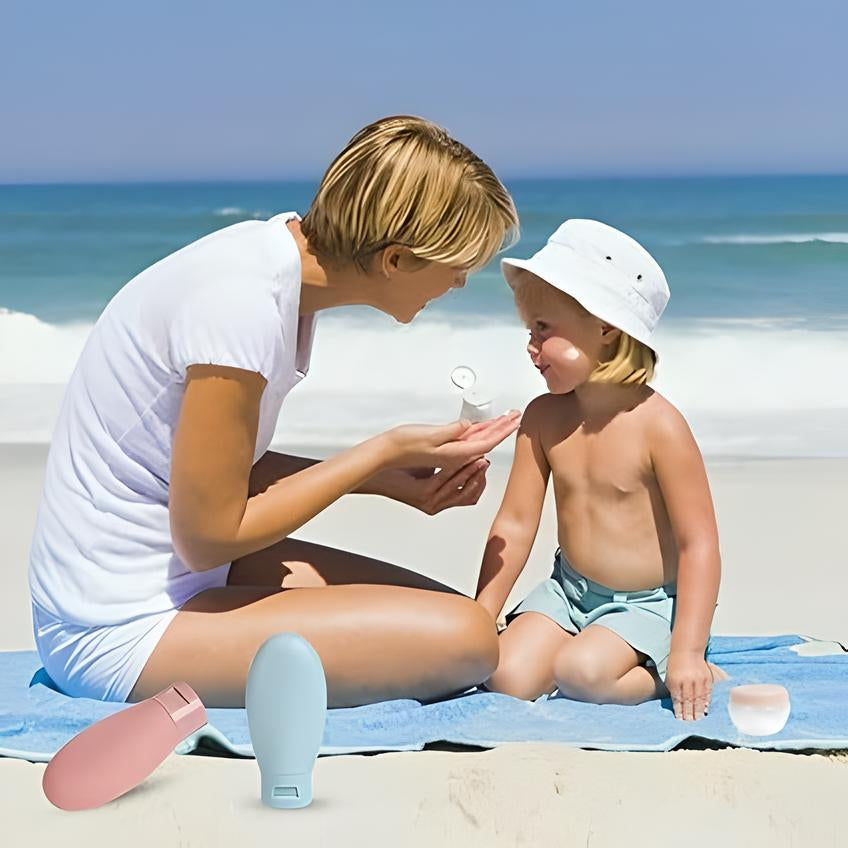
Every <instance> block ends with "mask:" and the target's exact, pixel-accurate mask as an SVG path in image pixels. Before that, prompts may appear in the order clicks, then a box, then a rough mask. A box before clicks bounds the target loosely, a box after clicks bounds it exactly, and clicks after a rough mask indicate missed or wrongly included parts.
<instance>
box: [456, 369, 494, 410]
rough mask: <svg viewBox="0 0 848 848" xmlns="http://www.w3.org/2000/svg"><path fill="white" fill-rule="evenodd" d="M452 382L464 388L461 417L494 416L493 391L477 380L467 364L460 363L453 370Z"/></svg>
mask: <svg viewBox="0 0 848 848" xmlns="http://www.w3.org/2000/svg"><path fill="white" fill-rule="evenodd" d="M451 382H452V383H453V384H454V385H455V386H456V387H457V388H459V389H462V407H461V409H460V412H459V417H460V418H464V419H465V420H466V421H472V422H475V421H486V420H488V419H489V418H494V415H495V412H494V401H493V397H492V393H491V392H489V391H488V390H487V389H486V387H484V386H481V385H480V384H479V383H478V382H477V375H476V374H475V373H474V370H473V369H471V368H469V367H468V366H467V365H458V366H457V367H456V368H454V369H453V371H452V372H451Z"/></svg>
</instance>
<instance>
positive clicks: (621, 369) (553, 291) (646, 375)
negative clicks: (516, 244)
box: [513, 271, 657, 384]
mask: <svg viewBox="0 0 848 848" xmlns="http://www.w3.org/2000/svg"><path fill="white" fill-rule="evenodd" d="M513 294H514V296H515V304H516V306H517V307H518V311H519V312H520V313H521V314H522V316H526V315H528V314H529V313H531V312H534V311H537V310H540V311H541V310H544V308H545V306H551V305H555V304H556V303H557V302H560V303H562V302H563V301H564V300H565V299H568V300H569V301H570V302H572V303H575V304H577V306H578V308H579V309H581V310H582V311H583V312H584V313H586V315H591V313H590V312H589V311H588V310H587V309H586V308H585V307H584V306H583V304H582V303H580V301H578V300H577V299H576V298H573V297H572V296H571V295H570V294H566V292H563V291H560V290H559V289H558V288H556V287H555V286H552V285H550V283H546V282H545V281H544V280H543V279H541V278H540V277H537V276H536V275H535V274H532V273H530V272H529V271H522V272H521V273H520V274H519V275H518V276H517V277H516V278H515V281H514V285H513ZM656 364H657V355H656V353H654V351H653V350H652V349H651V348H649V347H648V345H646V344H644V343H643V342H640V341H637V340H636V339H634V338H633V337H632V336H629V335H628V334H627V333H625V332H624V331H623V330H619V337H618V340H617V341H616V343H615V344H614V345H613V348H612V350H611V352H610V356H609V357H608V358H607V359H605V360H604V361H603V362H599V363H598V365H597V366H596V368H595V370H594V371H592V373H591V374H590V375H589V379H588V382H590V383H642V384H644V383H648V382H650V381H651V380H652V379H653V378H654V369H655V368H656Z"/></svg>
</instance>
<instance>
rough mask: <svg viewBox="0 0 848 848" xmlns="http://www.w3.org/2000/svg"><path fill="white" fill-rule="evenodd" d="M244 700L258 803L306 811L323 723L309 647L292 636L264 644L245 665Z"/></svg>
mask: <svg viewBox="0 0 848 848" xmlns="http://www.w3.org/2000/svg"><path fill="white" fill-rule="evenodd" d="M244 701H245V707H246V708H247V724H248V728H249V730H250V741H251V744H252V745H253V752H254V754H255V755H256V761H257V763H258V764H259V771H260V773H261V780H262V801H263V803H265V804H267V805H268V806H269V807H277V808H282V809H289V808H294V807H305V806H306V805H307V804H309V803H310V802H311V801H312V769H313V768H314V766H315V759H316V757H317V756H318V750H319V748H320V747H321V740H322V739H323V737H324V725H325V723H326V720H327V681H326V678H325V676H324V667H323V666H322V665H321V659H320V658H319V656H318V654H317V653H316V652H315V649H314V648H313V647H312V645H310V644H309V642H307V641H306V639H304V638H302V637H301V636H298V635H297V634H296V633H277V634H276V635H274V636H272V637H271V638H270V639H268V640H267V641H266V642H264V643H263V644H262V646H261V647H260V648H259V650H258V651H257V652H256V656H255V657H254V658H253V662H252V663H251V664H250V671H249V672H248V676H247V689H246V691H245V698H244Z"/></svg>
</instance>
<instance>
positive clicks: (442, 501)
mask: <svg viewBox="0 0 848 848" xmlns="http://www.w3.org/2000/svg"><path fill="white" fill-rule="evenodd" d="M488 468H489V460H487V459H476V460H473V461H472V462H469V463H468V464H467V465H463V466H462V467H461V468H460V469H459V470H458V471H453V472H451V471H448V470H446V469H441V470H437V469H435V468H389V469H386V470H385V471H383V472H381V473H380V474H377V475H375V477H374V478H372V480H371V481H369V485H370V489H371V491H372V493H373V494H377V495H384V496H385V497H387V498H392V499H393V500H396V501H400V502H401V503H405V504H408V505H409V506H413V507H415V508H416V509H420V510H421V511H422V512H425V513H427V515H435V514H436V513H438V512H441V511H442V510H444V509H449V508H450V507H453V506H473V505H474V504H476V503H477V501H478V500H480V495H482V494H483V490H484V489H485V488H486V471H487V469H488Z"/></svg>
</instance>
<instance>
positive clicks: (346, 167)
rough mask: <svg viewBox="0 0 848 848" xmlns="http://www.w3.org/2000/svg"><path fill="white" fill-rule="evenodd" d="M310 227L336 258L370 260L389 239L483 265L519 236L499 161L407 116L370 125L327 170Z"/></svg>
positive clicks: (313, 241) (318, 249)
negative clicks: (496, 168) (492, 163)
mask: <svg viewBox="0 0 848 848" xmlns="http://www.w3.org/2000/svg"><path fill="white" fill-rule="evenodd" d="M301 230H302V232H303V234H304V235H305V236H306V238H307V241H308V243H309V248H310V250H311V251H312V252H314V253H315V254H317V255H318V256H322V257H324V258H326V259H327V260H329V261H330V262H332V263H334V264H345V263H347V262H350V261H353V262H354V263H356V265H357V266H358V267H360V268H362V269H363V270H364V269H365V268H366V262H367V260H369V259H370V258H371V257H372V256H373V255H375V254H376V253H377V252H379V251H380V250H382V249H383V248H385V247H388V246H389V245H401V246H404V247H406V248H408V249H409V250H410V251H411V252H412V253H413V254H414V255H415V256H417V257H419V258H420V259H422V260H428V261H433V262H443V263H446V264H448V265H452V266H455V267H457V268H462V269H465V270H468V271H474V270H477V269H479V268H482V267H483V266H484V265H485V264H486V263H487V262H489V260H491V259H492V257H493V256H494V255H495V254H496V253H497V252H498V251H499V250H501V249H503V248H505V247H507V246H509V245H511V244H513V243H514V242H515V240H516V239H517V237H518V215H517V214H516V211H515V205H514V204H513V201H512V198H511V197H510V195H509V192H508V191H507V190H506V189H505V188H504V187H503V185H502V184H501V183H500V181H499V180H498V178H497V177H496V176H495V175H494V173H493V172H492V170H491V168H489V166H488V165H486V163H485V162H483V161H482V160H481V159H480V158H478V157H477V156H475V155H474V154H473V153H472V152H471V151H470V150H469V149H468V148H467V147H466V146H465V145H464V144H460V143H459V142H458V141H456V140H455V139H453V138H451V137H450V136H449V135H448V134H447V132H446V131H445V130H444V129H442V128H441V127H439V126H438V125H436V124H434V123H432V122H430V121H427V120H424V119H423V118H416V117H412V116H408V115H396V116H393V117H388V118H382V119H381V120H379V121H376V122H375V123H373V124H369V125H368V126H367V127H364V128H363V129H361V130H360V131H359V132H358V133H357V134H356V135H355V136H354V137H353V138H352V139H351V140H350V141H349V142H348V144H347V146H346V147H345V148H344V150H342V152H341V153H340V154H339V155H338V156H337V157H336V158H335V160H334V161H333V163H332V164H331V165H330V167H329V168H328V169H327V172H326V173H325V174H324V178H323V179H322V180H321V185H320V186H319V188H318V193H317V194H316V195H315V198H314V200H313V201H312V205H311V206H310V208H309V211H308V212H307V213H306V215H305V216H304V218H303V221H302V223H301Z"/></svg>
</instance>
